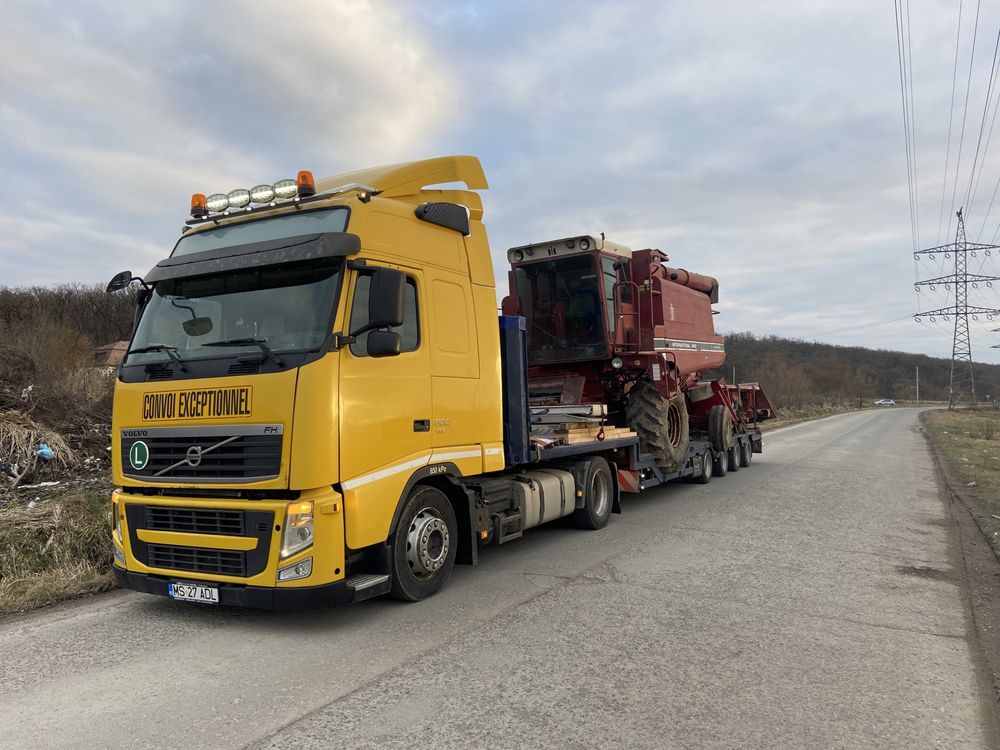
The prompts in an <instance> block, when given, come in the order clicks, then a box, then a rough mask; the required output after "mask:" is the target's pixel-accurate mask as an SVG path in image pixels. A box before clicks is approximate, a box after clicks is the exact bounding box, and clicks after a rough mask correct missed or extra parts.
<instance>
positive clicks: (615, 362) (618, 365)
mask: <svg viewBox="0 0 1000 750" xmlns="http://www.w3.org/2000/svg"><path fill="white" fill-rule="evenodd" d="M611 366H612V367H614V368H615V369H616V370H620V369H622V367H624V366H625V363H624V362H622V358H621V357H615V358H614V359H612V360H611Z"/></svg>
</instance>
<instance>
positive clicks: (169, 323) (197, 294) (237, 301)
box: [127, 258, 344, 364]
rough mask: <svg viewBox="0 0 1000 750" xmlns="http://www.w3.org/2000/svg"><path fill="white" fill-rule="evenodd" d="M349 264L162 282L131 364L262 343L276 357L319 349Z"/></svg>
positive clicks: (241, 350) (319, 262)
mask: <svg viewBox="0 0 1000 750" xmlns="http://www.w3.org/2000/svg"><path fill="white" fill-rule="evenodd" d="M343 262H344V259H343V258H320V259H314V260H309V261H304V262H299V263H288V264H285V265H275V266H264V267H261V268H253V269H246V270H238V271H228V272H226V273H223V274H217V275H210V276H196V277H193V278H186V279H184V278H182V279H166V280H164V281H161V282H159V283H158V284H156V286H155V288H154V289H153V295H152V297H151V299H150V300H149V303H148V304H147V305H146V307H145V309H144V310H143V313H142V318H141V319H140V320H139V325H138V327H137V328H136V332H135V337H134V339H133V340H132V345H131V347H130V348H129V352H130V353H129V354H128V358H127V361H128V363H129V364H136V363H140V364H141V363H148V362H163V361H168V360H170V359H175V358H177V357H179V358H180V359H181V360H182V361H184V362H187V361H188V360H191V359H197V358H208V357H220V356H233V355H239V356H244V355H246V354H247V353H248V352H252V353H255V354H262V347H261V346H260V344H261V343H264V344H265V345H266V347H267V349H268V350H270V351H271V352H281V351H308V350H312V349H317V348H319V347H320V346H321V345H322V343H323V341H324V339H325V338H326V336H327V334H328V333H329V332H330V324H331V320H330V319H331V316H332V315H333V306H334V303H335V301H336V296H337V292H338V290H339V287H340V277H341V269H342V266H343ZM220 341H223V342H226V346H225V347H220V346H219V344H218V342H220ZM210 344H211V346H209V345H210ZM171 354H173V355H174V356H173V357H171V356H170V355H171Z"/></svg>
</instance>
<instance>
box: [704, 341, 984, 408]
mask: <svg viewBox="0 0 1000 750" xmlns="http://www.w3.org/2000/svg"><path fill="white" fill-rule="evenodd" d="M724 335H725V337H726V365H725V367H722V368H720V369H718V370H715V371H713V372H712V373H710V376H711V377H725V378H726V379H727V380H730V381H731V380H732V379H733V368H734V367H735V368H736V379H737V380H738V381H739V382H742V383H746V382H754V381H759V382H760V383H761V384H762V385H763V386H764V388H765V390H766V391H767V394H768V395H769V396H770V398H771V400H772V402H773V403H774V404H775V406H776V407H777V408H778V409H780V408H782V407H800V406H808V405H816V404H833V403H848V404H850V403H854V404H857V403H866V402H867V403H871V402H872V401H874V400H876V399H880V398H891V399H895V400H897V401H901V400H907V401H912V400H913V399H914V398H915V396H916V389H915V384H916V382H915V375H916V369H917V368H918V367H919V368H920V399H921V401H947V400H948V382H949V378H950V373H951V360H950V359H948V358H945V357H928V356H927V355H924V354H909V353H907V352H895V351H886V350H884V349H865V348H862V347H860V346H834V345H832V344H819V343H813V342H808V341H798V340H795V339H784V338H779V337H777V336H756V335H754V334H752V333H747V332H742V333H727V334H724ZM974 377H975V379H976V393H977V395H978V397H979V399H980V401H983V400H985V399H986V397H987V396H990V397H991V400H992V399H993V398H1000V365H987V364H980V363H976V365H975V367H974Z"/></svg>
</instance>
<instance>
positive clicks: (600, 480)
mask: <svg viewBox="0 0 1000 750" xmlns="http://www.w3.org/2000/svg"><path fill="white" fill-rule="evenodd" d="M611 482H612V479H611V468H610V467H609V466H608V462H607V461H605V460H604V459H603V458H601V457H600V456H598V457H597V458H594V459H593V460H592V461H591V462H590V466H589V467H588V468H587V478H586V479H585V480H584V485H583V507H582V508H577V509H576V510H574V511H573V516H572V519H573V524H574V525H575V526H578V527H579V528H581V529H603V528H604V527H605V526H607V525H608V519H609V518H611V504H612V500H613V495H614V490H613V488H612V484H611Z"/></svg>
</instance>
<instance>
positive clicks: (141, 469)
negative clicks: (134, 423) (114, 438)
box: [121, 425, 283, 483]
mask: <svg viewBox="0 0 1000 750" xmlns="http://www.w3.org/2000/svg"><path fill="white" fill-rule="evenodd" d="M121 434H122V439H121V457H122V473H123V474H124V475H125V476H127V477H132V478H135V479H142V480H145V481H147V482H169V481H183V482H206V483H213V482H214V483H240V482H253V481H258V480H261V479H272V478H274V477H276V476H278V474H279V473H280V472H281V447H282V439H283V430H282V425H242V426H227V427H222V426H219V427H201V428H197V427H159V428H156V427H151V428H146V429H134V430H133V429H125V430H122V432H121Z"/></svg>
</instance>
